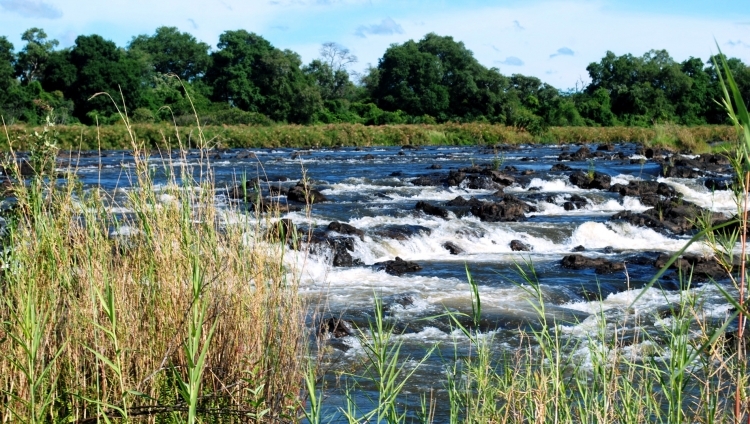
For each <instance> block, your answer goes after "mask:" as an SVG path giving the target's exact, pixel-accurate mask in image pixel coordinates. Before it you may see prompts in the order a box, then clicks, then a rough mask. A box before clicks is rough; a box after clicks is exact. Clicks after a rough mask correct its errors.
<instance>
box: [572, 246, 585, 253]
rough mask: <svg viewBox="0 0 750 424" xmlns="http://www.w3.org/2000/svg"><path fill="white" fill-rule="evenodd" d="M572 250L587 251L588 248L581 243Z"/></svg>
mask: <svg viewBox="0 0 750 424" xmlns="http://www.w3.org/2000/svg"><path fill="white" fill-rule="evenodd" d="M571 251H572V252H585V251H586V248H585V247H583V246H581V245H580V244H579V245H578V246H576V247H574V248H573V249H571Z"/></svg>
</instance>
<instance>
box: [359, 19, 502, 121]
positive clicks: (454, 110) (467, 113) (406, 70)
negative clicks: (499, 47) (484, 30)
mask: <svg viewBox="0 0 750 424" xmlns="http://www.w3.org/2000/svg"><path fill="white" fill-rule="evenodd" d="M365 81H366V82H365V83H366V84H367V86H368V87H371V91H370V93H371V96H372V99H373V100H374V101H375V103H376V104H377V105H378V106H379V107H380V108H382V109H384V110H387V111H396V110H399V109H400V110H403V111H404V112H406V113H407V114H409V115H412V116H422V115H430V116H432V117H434V118H436V119H437V120H439V121H446V120H449V119H460V120H473V119H479V118H487V119H490V120H494V121H500V122H502V121H503V119H504V118H503V103H504V102H505V101H506V96H505V93H504V89H505V88H506V87H507V79H506V78H505V77H503V76H502V75H500V73H499V72H498V71H497V69H494V68H493V69H487V68H485V67H484V66H482V65H481V64H479V62H477V60H476V59H475V58H474V56H473V53H472V52H471V51H470V50H468V49H467V48H466V47H465V46H464V44H463V43H460V42H456V41H454V40H453V38H452V37H442V36H439V35H436V34H433V33H430V34H427V35H426V36H425V37H424V38H423V39H422V40H420V41H419V42H418V43H417V42H414V41H413V40H409V41H407V42H406V43H404V44H401V45H396V44H394V45H391V47H389V48H388V50H386V52H385V54H384V55H383V57H382V58H381V59H380V60H379V61H378V67H377V73H376V74H374V75H370V76H368V77H367V78H366V79H365Z"/></svg>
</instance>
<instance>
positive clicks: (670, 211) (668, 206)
mask: <svg viewBox="0 0 750 424" xmlns="http://www.w3.org/2000/svg"><path fill="white" fill-rule="evenodd" d="M698 217H708V218H709V221H710V223H711V224H713V223H715V222H717V221H719V220H721V219H723V215H722V214H719V213H712V212H710V211H708V210H706V209H704V208H701V207H700V206H698V205H695V204H693V203H690V202H687V201H683V200H682V199H680V198H675V197H673V198H671V199H667V200H663V201H659V202H657V203H656V205H655V206H654V207H653V208H651V209H648V210H647V211H645V212H643V213H635V212H631V211H622V212H618V213H616V214H614V215H613V216H612V217H611V218H610V219H611V220H615V221H616V220H621V221H626V222H628V223H630V224H631V225H635V226H641V227H649V228H653V229H656V230H661V231H665V230H666V231H668V232H671V233H673V234H686V233H688V232H690V231H692V230H693V229H695V222H696V219H697V218H698Z"/></svg>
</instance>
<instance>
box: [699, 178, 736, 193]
mask: <svg viewBox="0 0 750 424" xmlns="http://www.w3.org/2000/svg"><path fill="white" fill-rule="evenodd" d="M734 184H735V181H734V179H731V178H708V179H706V181H704V182H703V185H704V186H706V188H708V189H709V190H731V189H732V187H734Z"/></svg>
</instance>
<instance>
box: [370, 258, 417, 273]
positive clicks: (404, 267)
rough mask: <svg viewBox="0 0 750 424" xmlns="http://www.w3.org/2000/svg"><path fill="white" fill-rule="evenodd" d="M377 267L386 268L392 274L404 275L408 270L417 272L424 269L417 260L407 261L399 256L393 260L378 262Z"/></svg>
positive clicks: (378, 268) (379, 268)
mask: <svg viewBox="0 0 750 424" xmlns="http://www.w3.org/2000/svg"><path fill="white" fill-rule="evenodd" d="M375 268H376V269H377V270H378V271H380V270H385V272H387V273H388V274H391V275H403V274H405V273H407V272H417V271H421V270H422V266H421V265H419V264H418V263H416V262H410V261H405V260H403V259H401V258H399V257H398V256H396V259H394V260H392V261H385V262H378V263H376V264H375Z"/></svg>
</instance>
